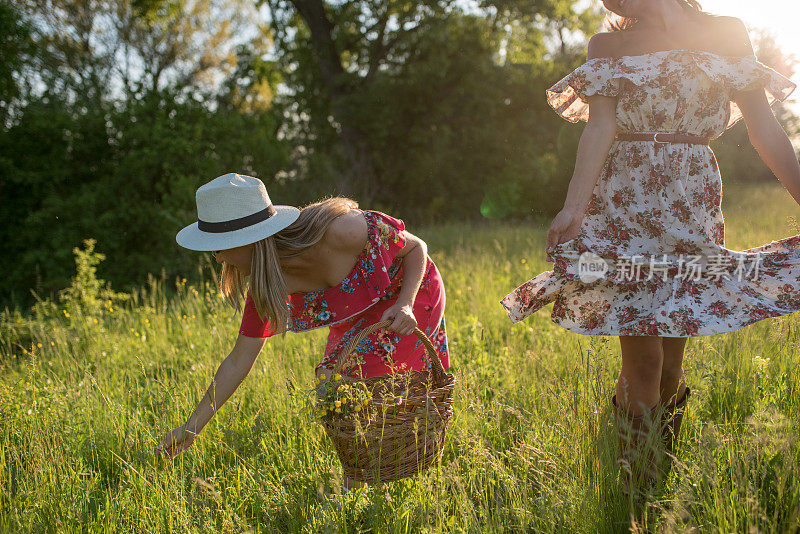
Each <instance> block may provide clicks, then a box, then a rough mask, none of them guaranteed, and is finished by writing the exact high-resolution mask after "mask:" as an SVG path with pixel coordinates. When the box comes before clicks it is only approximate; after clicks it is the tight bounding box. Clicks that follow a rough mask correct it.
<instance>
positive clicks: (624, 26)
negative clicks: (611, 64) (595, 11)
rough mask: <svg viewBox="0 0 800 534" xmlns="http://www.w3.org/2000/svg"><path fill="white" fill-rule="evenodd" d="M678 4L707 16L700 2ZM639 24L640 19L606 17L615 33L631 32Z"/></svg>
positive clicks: (687, 1) (611, 15) (680, 0)
mask: <svg viewBox="0 0 800 534" xmlns="http://www.w3.org/2000/svg"><path fill="white" fill-rule="evenodd" d="M678 3H679V4H681V6H682V7H683V8H684V9H687V10H689V11H691V12H692V14H695V15H707V14H708V13H706V12H705V11H703V8H702V7H701V6H700V2H698V1H697V0H678ZM638 22H639V19H633V18H628V17H622V16H620V15H616V14H614V13H611V14H609V15H608V16H607V17H606V24H607V25H608V28H609V29H610V30H611V31H613V32H618V31H623V30H630V29H631V28H633V27H634V26H636V23H638Z"/></svg>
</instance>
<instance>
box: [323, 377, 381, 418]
mask: <svg viewBox="0 0 800 534" xmlns="http://www.w3.org/2000/svg"><path fill="white" fill-rule="evenodd" d="M315 386H316V387H315V391H316V405H315V409H314V413H315V415H316V419H318V420H321V419H323V418H324V417H348V416H352V415H357V416H364V415H368V412H370V408H371V405H372V392H371V391H370V390H369V388H367V386H366V385H365V384H364V383H363V382H353V383H348V382H347V381H345V380H343V378H342V375H340V374H338V373H336V374H334V375H333V376H331V377H328V375H326V374H321V375H320V376H319V377H318V378H317V380H316V382H315Z"/></svg>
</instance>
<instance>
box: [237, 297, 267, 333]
mask: <svg viewBox="0 0 800 534" xmlns="http://www.w3.org/2000/svg"><path fill="white" fill-rule="evenodd" d="M239 333H240V334H242V335H243V336H247V337H272V336H274V335H275V330H273V329H272V326H271V325H270V322H269V319H267V318H266V317H265V318H263V319H262V318H261V317H259V316H258V310H256V303H255V301H254V300H253V297H251V296H250V292H248V293H247V298H246V299H245V301H244V312H242V323H241V325H240V326H239Z"/></svg>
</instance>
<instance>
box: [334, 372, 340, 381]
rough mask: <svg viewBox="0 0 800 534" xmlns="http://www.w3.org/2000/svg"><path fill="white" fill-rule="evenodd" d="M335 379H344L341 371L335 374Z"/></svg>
mask: <svg viewBox="0 0 800 534" xmlns="http://www.w3.org/2000/svg"><path fill="white" fill-rule="evenodd" d="M333 379H334V380H341V379H342V375H340V374H339V373H336V374H335V375H334V377H333Z"/></svg>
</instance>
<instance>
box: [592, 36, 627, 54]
mask: <svg viewBox="0 0 800 534" xmlns="http://www.w3.org/2000/svg"><path fill="white" fill-rule="evenodd" d="M621 33H622V32H600V33H596V34H594V35H593V36H592V38H591V39H589V51H588V59H597V58H601V57H616V56H617V55H618V53H619V49H620V44H621V42H622V40H621V38H620V36H621Z"/></svg>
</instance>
